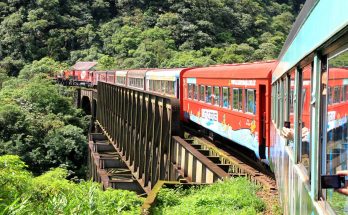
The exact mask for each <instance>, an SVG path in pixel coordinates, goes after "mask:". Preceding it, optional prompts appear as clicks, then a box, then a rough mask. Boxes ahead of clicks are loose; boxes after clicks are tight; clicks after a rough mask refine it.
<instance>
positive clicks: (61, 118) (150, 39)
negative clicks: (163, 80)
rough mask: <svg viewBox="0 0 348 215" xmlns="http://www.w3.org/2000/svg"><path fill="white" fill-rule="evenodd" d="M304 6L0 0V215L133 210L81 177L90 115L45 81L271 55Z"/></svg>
mask: <svg viewBox="0 0 348 215" xmlns="http://www.w3.org/2000/svg"><path fill="white" fill-rule="evenodd" d="M303 3H304V0H176V1H174V0H84V1H82V0H30V1H27V0H11V1H10V0H0V38H1V39H0V214H32V213H34V214H36V213H40V211H41V210H44V209H45V208H47V209H49V208H51V209H52V210H51V211H53V212H51V213H54V212H57V213H59V214H70V213H80V212H81V211H82V212H81V213H83V214H84V213H86V214H105V213H104V212H103V211H105V210H106V209H105V208H104V206H102V205H103V204H104V203H105V202H106V201H109V202H111V203H110V204H108V205H107V206H105V207H110V208H114V209H115V210H118V211H117V213H121V212H122V211H126V212H125V213H138V212H139V205H140V204H141V202H142V200H141V199H139V198H137V197H136V195H135V194H129V193H122V192H120V191H108V192H104V194H103V192H101V191H100V190H99V185H97V184H94V183H91V182H88V181H87V182H85V181H84V180H83V179H86V162H87V154H88V153H87V145H86V142H87V130H88V125H89V122H90V117H89V116H86V114H85V113H84V112H83V111H82V110H80V109H77V108H76V107H75V105H74V89H72V88H67V87H63V86H59V85H56V84H55V83H54V82H53V81H52V79H51V78H50V77H53V76H54V75H55V74H56V73H58V72H60V71H62V70H64V69H67V68H69V67H70V66H72V65H73V64H75V62H76V61H98V68H97V69H123V68H165V67H167V68H172V67H190V66H207V65H212V64H225V63H241V62H250V61H261V60H269V59H275V58H277V55H278V54H279V52H280V50H281V48H282V46H283V43H284V41H285V39H286V37H287V35H288V33H289V30H290V29H291V26H292V23H293V22H294V21H295V17H296V16H297V14H298V12H299V11H300V9H301V7H302V5H303ZM76 182H78V183H76ZM97 188H98V189H97ZM97 190H98V191H97ZM117 192H119V193H117ZM112 195H114V196H116V197H113V196H112ZM128 195H129V196H128ZM88 196H92V197H91V200H88V199H87V197H88ZM117 196H118V197H117ZM119 196H122V198H119ZM84 197H86V198H85V199H84V200H81V199H83V198H84ZM116 198H118V199H116ZM124 198H129V199H131V201H130V202H129V205H128V206H123V205H122V204H126V203H124V202H122V201H124ZM86 199H87V200H86ZM88 201H89V202H88ZM62 202H63V203H64V202H65V203H64V204H63V203H62ZM103 202H104V203H103ZM127 204H128V203H127ZM59 205H63V206H64V207H63V206H62V208H59ZM76 208H77V209H76ZM78 208H80V209H81V210H79V209H78ZM113 211H114V210H113ZM48 214H49V213H48ZM55 214H56V213H55Z"/></svg>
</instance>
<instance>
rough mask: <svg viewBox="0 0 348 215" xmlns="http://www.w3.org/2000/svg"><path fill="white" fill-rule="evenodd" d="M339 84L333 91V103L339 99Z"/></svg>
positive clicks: (338, 101) (336, 102)
mask: <svg viewBox="0 0 348 215" xmlns="http://www.w3.org/2000/svg"><path fill="white" fill-rule="evenodd" d="M340 91H341V90H340V86H335V87H334V91H333V103H334V104H338V103H340V101H341V98H340V97H341V93H340Z"/></svg>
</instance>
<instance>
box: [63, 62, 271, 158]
mask: <svg viewBox="0 0 348 215" xmlns="http://www.w3.org/2000/svg"><path fill="white" fill-rule="evenodd" d="M275 64H276V61H274V60H273V61H265V62H254V63H243V64H230V65H215V66H209V67H201V68H171V69H131V70H115V71H88V74H90V75H89V78H90V79H89V82H88V83H87V84H86V83H85V81H86V79H84V80H79V79H80V77H76V78H75V79H74V81H78V82H77V83H79V84H81V83H83V84H82V86H90V87H96V86H97V85H98V82H106V83H110V84H116V85H121V86H127V87H130V88H134V89H137V90H144V91H148V92H152V93H155V94H159V95H162V96H167V97H172V98H177V99H179V101H180V109H181V111H180V115H181V120H182V122H183V123H191V124H195V125H196V126H198V127H200V128H202V129H204V131H205V132H204V133H207V134H208V135H209V137H211V138H212V139H215V138H217V137H221V138H225V139H227V140H231V141H233V142H235V143H237V144H239V145H241V146H243V147H245V148H247V149H248V150H250V151H251V152H253V155H254V156H255V157H256V158H259V159H260V160H262V161H264V162H265V163H267V160H268V157H269V146H270V142H269V135H270V133H269V131H270V127H269V126H270V108H271V103H270V102H271V99H270V96H269V95H270V94H271V77H272V76H271V74H272V71H273V68H274V67H275ZM65 73H67V74H71V71H66V72H65ZM64 77H68V75H64ZM66 83H71V82H69V81H67V82H66ZM73 85H77V84H76V83H75V84H74V83H73Z"/></svg>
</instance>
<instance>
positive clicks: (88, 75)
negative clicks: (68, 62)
mask: <svg viewBox="0 0 348 215" xmlns="http://www.w3.org/2000/svg"><path fill="white" fill-rule="evenodd" d="M96 65H97V62H77V63H76V64H75V65H74V66H72V70H71V71H70V72H69V80H70V81H71V82H72V85H80V86H81V85H84V86H90V85H91V84H92V79H93V70H94V67H95V66H96Z"/></svg>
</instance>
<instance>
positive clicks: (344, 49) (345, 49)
mask: <svg viewBox="0 0 348 215" xmlns="http://www.w3.org/2000/svg"><path fill="white" fill-rule="evenodd" d="M343 53H346V54H347V53H348V42H347V41H346V43H345V45H343V46H341V47H339V48H337V49H336V50H334V51H332V52H330V53H328V55H327V56H326V57H327V60H326V71H322V72H323V73H324V72H327V88H326V89H327V90H326V92H327V94H326V104H325V103H323V104H322V105H321V113H323V114H322V115H321V116H320V117H321V118H320V122H321V132H322V133H324V134H323V137H322V140H321V142H320V144H319V151H320V152H321V156H320V158H319V159H320V160H319V162H320V164H321V171H320V173H321V174H325V175H326V174H336V173H334V172H332V170H334V169H335V167H334V168H332V166H331V165H332V164H331V163H330V168H332V169H329V171H328V169H327V167H328V161H329V162H332V161H333V159H332V158H331V160H330V159H328V158H329V156H328V154H327V149H328V148H331V147H330V146H329V140H328V139H329V133H330V132H332V131H334V130H336V129H337V128H334V129H331V131H330V132H329V131H328V127H329V126H328V123H329V111H330V110H329V105H331V108H332V107H333V106H336V105H337V103H336V99H337V97H336V98H335V88H336V87H337V86H335V87H334V89H333V90H332V87H329V86H328V85H329V84H330V82H329V80H332V77H333V78H334V79H333V81H334V82H335V75H333V76H331V77H330V69H331V66H330V60H332V59H334V58H335V57H338V56H339V55H340V54H343ZM333 68H334V67H333ZM338 79H339V78H338ZM347 86H348V85H344V84H343V85H340V86H339V87H340V90H339V93H340V98H339V102H338V103H341V102H346V100H347V91H345V90H347V89H348V88H347ZM322 87H323V86H322ZM329 88H330V90H329ZM321 90H323V89H321ZM332 91H333V92H332ZM330 94H331V95H330ZM330 96H331V98H332V99H330ZM330 100H331V101H332V103H330V102H331V101H330ZM331 135H333V136H335V135H334V134H332V133H331ZM330 142H331V145H333V144H332V142H338V141H337V140H335V137H334V138H333V140H332V139H330ZM341 154H342V152H340V155H341ZM340 155H339V156H338V157H339V158H340V159H339V160H340V162H342V160H341V159H342V158H341V156H340ZM330 157H331V156H330ZM342 163H344V162H342ZM337 167H338V169H336V171H337V170H346V169H348V168H347V166H346V167H345V168H343V169H342V164H341V165H340V166H337ZM319 175H320V174H319ZM319 189H320V191H319V192H318V193H319V197H320V198H321V199H323V201H325V202H324V203H325V206H326V207H327V208H328V209H330V210H331V211H332V213H336V212H337V211H336V210H335V205H332V204H331V201H332V199H331V201H330V198H329V197H331V195H332V196H333V195H334V193H332V194H331V195H329V197H328V196H327V192H329V193H330V191H329V190H326V189H323V188H322V187H321V186H320V187H319ZM338 195H342V194H338ZM335 199H336V201H337V200H338V199H340V198H338V197H336V198H335ZM347 200H348V197H346V198H345V202H347ZM335 203H336V204H338V203H337V202H335ZM343 206H344V208H346V207H347V206H348V204H347V203H346V204H345V205H343ZM336 209H337V208H336Z"/></svg>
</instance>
